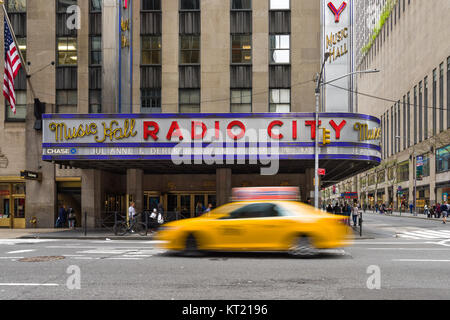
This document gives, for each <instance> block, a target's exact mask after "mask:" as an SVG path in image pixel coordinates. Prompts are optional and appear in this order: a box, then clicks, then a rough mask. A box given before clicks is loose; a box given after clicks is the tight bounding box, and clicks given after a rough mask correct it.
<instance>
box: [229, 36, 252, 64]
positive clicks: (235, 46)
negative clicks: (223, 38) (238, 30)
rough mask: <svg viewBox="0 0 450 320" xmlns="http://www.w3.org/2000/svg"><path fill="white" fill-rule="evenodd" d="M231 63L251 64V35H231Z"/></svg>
mask: <svg viewBox="0 0 450 320" xmlns="http://www.w3.org/2000/svg"><path fill="white" fill-rule="evenodd" d="M231 59H232V60H231V63H235V64H251V63H252V36H251V35H232V36H231Z"/></svg>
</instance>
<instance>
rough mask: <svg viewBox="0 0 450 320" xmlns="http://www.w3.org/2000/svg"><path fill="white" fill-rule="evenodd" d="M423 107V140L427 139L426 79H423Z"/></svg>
mask: <svg viewBox="0 0 450 320" xmlns="http://www.w3.org/2000/svg"><path fill="white" fill-rule="evenodd" d="M423 105H424V115H425V116H424V120H423V123H424V134H425V137H424V139H425V140H427V139H428V135H429V132H428V77H425V79H424V80H423Z"/></svg>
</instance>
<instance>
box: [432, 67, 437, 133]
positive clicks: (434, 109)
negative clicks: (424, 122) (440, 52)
mask: <svg viewBox="0 0 450 320" xmlns="http://www.w3.org/2000/svg"><path fill="white" fill-rule="evenodd" d="M436 108H437V70H436V69H434V70H433V136H435V135H436V131H437V110H436Z"/></svg>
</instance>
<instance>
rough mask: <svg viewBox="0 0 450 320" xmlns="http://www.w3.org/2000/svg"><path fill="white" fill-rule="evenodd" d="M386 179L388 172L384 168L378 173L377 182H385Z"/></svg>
mask: <svg viewBox="0 0 450 320" xmlns="http://www.w3.org/2000/svg"><path fill="white" fill-rule="evenodd" d="M385 180H386V172H385V171H384V170H382V171H378V173H377V184H380V183H383V182H384V181H385Z"/></svg>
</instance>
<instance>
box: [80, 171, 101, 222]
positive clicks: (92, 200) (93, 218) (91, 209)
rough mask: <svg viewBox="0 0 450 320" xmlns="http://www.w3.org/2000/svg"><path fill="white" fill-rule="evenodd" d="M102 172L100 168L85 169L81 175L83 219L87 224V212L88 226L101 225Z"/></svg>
mask: <svg viewBox="0 0 450 320" xmlns="http://www.w3.org/2000/svg"><path fill="white" fill-rule="evenodd" d="M102 199H103V186H102V172H101V171H100V170H83V171H82V175H81V220H82V226H83V227H84V226H85V223H86V221H85V220H84V217H85V213H87V226H88V228H98V227H100V226H101V225H100V220H101V218H102V210H103V206H102Z"/></svg>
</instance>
